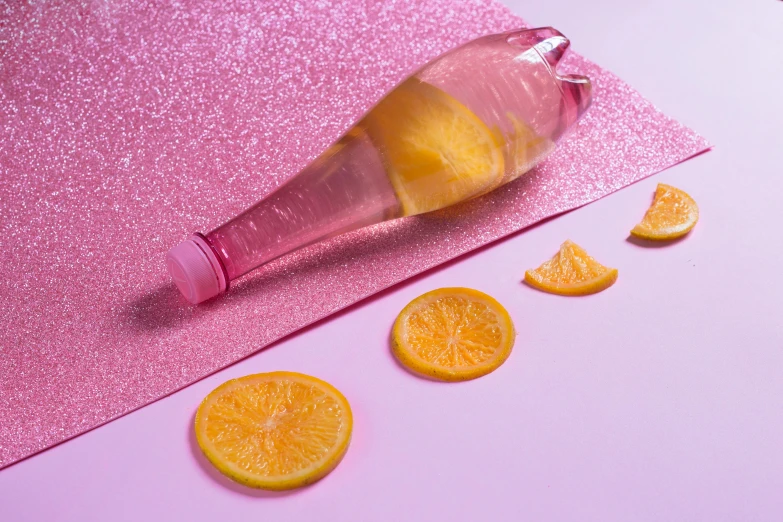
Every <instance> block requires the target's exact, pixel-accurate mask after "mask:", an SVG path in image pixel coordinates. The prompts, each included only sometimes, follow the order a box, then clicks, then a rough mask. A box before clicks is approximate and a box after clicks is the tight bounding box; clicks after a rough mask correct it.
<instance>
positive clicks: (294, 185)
mask: <svg viewBox="0 0 783 522" xmlns="http://www.w3.org/2000/svg"><path fill="white" fill-rule="evenodd" d="M568 44H569V42H568V40H567V39H566V38H565V37H563V36H562V35H561V34H560V33H558V32H557V31H555V30H554V29H551V28H543V29H534V30H525V31H514V32H510V33H504V34H499V35H491V36H486V37H483V38H479V39H477V40H474V41H472V42H469V43H468V44H465V45H463V46H462V47H459V48H457V49H455V50H453V51H450V52H448V53H446V54H444V55H442V56H441V57H439V58H438V59H436V60H434V61H433V62H430V63H429V64H428V65H426V66H425V67H423V68H422V69H420V70H419V71H418V72H416V73H415V74H414V75H413V77H412V79H409V80H408V81H407V82H408V85H417V84H418V82H423V83H425V84H428V85H429V86H432V87H435V88H436V89H439V90H440V91H443V92H445V93H447V95H448V96H450V97H452V98H454V99H456V100H457V101H458V102H459V103H461V104H462V105H464V106H465V107H467V109H469V111H470V112H472V113H473V114H474V115H475V116H477V117H478V118H479V119H480V120H481V121H483V123H484V124H486V126H487V127H488V128H490V129H494V131H495V132H498V133H499V135H500V136H501V138H502V139H501V140H499V141H498V145H497V146H498V147H500V148H501V149H502V151H501V152H502V154H503V158H504V162H503V168H504V172H503V173H502V179H501V180H500V182H499V183H493V185H492V187H491V188H495V187H496V186H499V185H501V184H503V183H506V182H508V181H511V180H513V179H515V178H517V177H519V176H520V175H522V174H524V173H525V172H527V171H528V170H530V169H531V168H532V167H533V166H534V165H535V164H536V163H538V162H539V161H540V160H541V159H543V158H544V157H545V156H546V155H547V154H548V153H549V152H551V150H552V149H553V148H554V143H555V142H556V141H557V140H558V139H559V138H560V137H561V136H562V135H563V134H564V133H565V132H566V131H567V130H568V129H569V128H570V127H571V126H572V125H573V124H574V123H575V122H576V121H577V120H578V119H579V117H580V116H581V115H582V114H583V113H584V111H585V110H586V109H587V108H588V107H589V105H590V101H591V94H592V93H591V87H590V82H589V80H588V79H587V78H585V77H582V76H560V75H558V74H557V73H556V71H555V66H556V65H557V62H558V61H559V60H560V58H561V57H562V55H563V53H564V52H565V50H566V48H567V47H568ZM411 82H413V83H411ZM436 92H438V91H436ZM389 99H392V98H389ZM372 117H373V110H371V111H370V113H368V116H366V117H365V118H364V119H362V120H361V121H359V122H358V123H357V124H356V125H355V126H354V127H353V129H351V131H350V132H349V133H347V134H346V135H345V136H343V137H342V138H341V139H340V140H339V141H338V142H337V143H336V144H335V145H334V146H332V147H330V148H329V149H328V150H327V151H326V152H324V153H323V154H322V155H321V156H320V157H319V158H317V159H316V160H315V161H314V162H313V163H311V164H310V165H309V166H307V167H306V168H305V169H304V170H302V171H301V172H300V173H299V174H297V175H296V176H294V177H293V178H291V179H290V180H289V181H288V182H286V183H285V184H284V185H283V186H281V187H280V188H278V189H277V190H276V191H274V192H273V193H271V194H269V195H268V196H267V197H265V198H264V199H262V200H261V201H259V202H258V203H257V204H255V205H254V206H252V207H251V208H249V209H247V210H246V211H245V212H243V213H242V214H240V215H239V216H237V217H235V218H233V219H231V220H230V221H228V222H227V223H225V224H223V225H221V226H219V227H218V228H216V229H214V230H212V231H211V232H209V233H208V234H205V235H201V234H196V235H195V236H193V237H192V238H191V239H189V240H187V241H185V242H183V243H181V244H180V245H178V246H176V247H174V248H173V249H172V250H171V251H170V252H169V255H168V266H169V270H170V272H171V274H172V276H173V278H174V280H175V282H176V283H177V286H178V287H179V289H180V290H181V291H182V293H183V294H184V295H185V296H186V297H187V298H188V299H189V300H190V301H191V302H193V303H198V302H201V301H204V300H206V299H209V298H210V297H213V296H215V295H217V294H219V293H220V292H223V291H225V290H226V289H227V287H228V283H229V281H231V280H234V279H236V278H238V277H240V276H242V275H244V274H246V273H248V272H250V271H251V270H254V269H256V268H258V267H260V266H262V265H264V264H266V263H268V262H269V261H272V260H273V259H275V258H277V257H280V256H282V255H285V254H287V253H289V252H291V251H293V250H296V249H299V248H302V247H304V246H307V245H309V244H312V243H315V242H317V241H322V240H324V239H327V238H330V237H333V236H336V235H338V234H342V233H344V232H347V231H350V230H355V229H357V228H361V227H365V226H368V225H372V224H375V223H380V222H382V221H386V220H389V219H394V218H398V217H402V216H404V215H410V214H411V213H412V212H411V211H410V209H407V210H406V207H405V205H403V204H401V202H400V198H399V197H398V195H397V192H396V191H395V189H394V187H393V184H392V182H391V181H390V177H389V171H388V169H389V165H388V160H389V158H388V156H389V155H388V154H387V150H385V148H384V145H383V143H379V142H378V140H377V139H376V140H375V141H374V140H373V136H371V135H370V133H369V132H368V130H367V129H368V128H369V126H368V125H367V124H366V122H367V121H370V120H369V119H370V118H372ZM403 123H404V122H403ZM520 126H521V127H522V128H524V132H520V128H521V127H520ZM531 140H534V141H535V145H531V143H533V141H531ZM476 195H479V194H478V193H471V194H465V197H464V199H468V198H470V197H474V196H476ZM437 208H438V207H437V206H435V207H432V208H425V209H418V210H417V211H416V213H418V212H422V211H430V210H436V209H437Z"/></svg>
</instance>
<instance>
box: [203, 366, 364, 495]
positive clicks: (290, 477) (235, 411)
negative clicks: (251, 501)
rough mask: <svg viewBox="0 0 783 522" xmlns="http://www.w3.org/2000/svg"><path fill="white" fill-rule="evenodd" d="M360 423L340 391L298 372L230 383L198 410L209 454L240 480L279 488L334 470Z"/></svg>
mask: <svg viewBox="0 0 783 522" xmlns="http://www.w3.org/2000/svg"><path fill="white" fill-rule="evenodd" d="M352 428H353V418H352V416H351V407H350V406H349V405H348V401H347V400H345V397H343V395H342V394H341V393H340V392H339V391H337V390H336V389H335V388H334V387H333V386H332V385H330V384H328V383H325V382H324V381H322V380H320V379H316V378H315V377H310V376H309V375H303V374H301V373H292V372H272V373H259V374H256V375H248V376H246V377H242V378H240V379H234V380H231V381H228V382H226V383H224V384H222V385H221V386H218V387H217V388H215V390H214V391H212V393H210V394H209V395H207V397H206V398H205V399H204V401H203V402H202V403H201V406H199V408H198V412H197V413H196V440H197V441H198V445H199V446H200V447H201V450H202V451H203V452H204V455H206V457H207V459H208V460H209V461H210V462H211V463H212V464H213V465H214V466H215V467H216V468H217V469H218V470H220V472H221V473H223V474H224V475H226V476H228V477H229V478H231V479H232V480H235V481H236V482H239V483H240V484H244V485H246V486H250V487H254V488H262V489H271V490H284V489H292V488H296V487H300V486H305V485H307V484H310V483H312V482H315V481H316V480H318V479H320V478H322V477H323V476H325V475H326V474H327V473H329V472H330V471H332V470H333V469H334V468H335V466H337V464H338V463H339V462H340V460H341V459H342V458H343V455H345V452H346V450H347V449H348V442H349V440H350V437H351V430H352Z"/></svg>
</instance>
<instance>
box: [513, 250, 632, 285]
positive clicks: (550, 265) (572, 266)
mask: <svg viewBox="0 0 783 522" xmlns="http://www.w3.org/2000/svg"><path fill="white" fill-rule="evenodd" d="M615 281H617V269H616V268H608V267H605V266H604V265H602V264H601V263H599V262H598V261H596V260H595V259H593V258H592V257H590V256H589V255H588V254H587V252H585V251H584V249H582V247H580V246H579V245H577V244H576V243H574V242H572V241H566V242H565V243H563V244H562V245H561V246H560V251H559V252H558V253H557V254H555V256H554V257H553V258H552V259H550V260H549V261H547V262H546V263H544V264H543V265H541V266H540V267H538V268H536V269H535V270H528V271H527V272H525V282H527V283H528V284H529V285H531V286H533V287H535V288H538V289H539V290H543V291H545V292H550V293H553V294H559V295H587V294H594V293H596V292H600V291H601V290H605V289H607V288H609V287H610V286H612V285H613V284H614V282H615Z"/></svg>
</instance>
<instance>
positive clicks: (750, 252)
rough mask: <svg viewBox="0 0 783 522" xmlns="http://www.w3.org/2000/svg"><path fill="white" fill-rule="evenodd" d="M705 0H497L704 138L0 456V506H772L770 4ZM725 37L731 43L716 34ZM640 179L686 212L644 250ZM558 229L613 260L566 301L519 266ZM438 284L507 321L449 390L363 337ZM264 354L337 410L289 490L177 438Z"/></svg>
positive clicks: (136, 512)
mask: <svg viewBox="0 0 783 522" xmlns="http://www.w3.org/2000/svg"><path fill="white" fill-rule="evenodd" d="M572 2H573V3H572ZM717 4H718V5H716V2H714V1H708V0H698V1H687V2H675V1H674V0H664V1H662V2H656V3H655V4H654V5H653V4H652V3H651V4H650V5H648V6H640V5H638V4H634V3H628V2H619V1H617V0H608V1H605V2H596V3H594V4H592V5H591V7H590V8H589V9H588V8H587V7H586V6H585V4H584V3H583V2H575V1H573V0H567V1H564V2H560V3H558V4H557V5H545V4H544V3H543V2H524V3H522V2H520V3H516V4H514V3H511V4H510V5H511V6H512V7H513V8H514V9H516V10H518V11H519V12H520V13H522V14H524V15H525V16H526V17H527V18H528V19H529V20H530V21H531V22H532V23H534V24H536V25H543V24H551V25H555V26H557V27H558V28H559V29H560V30H562V31H563V32H564V33H565V34H567V35H568V36H569V37H570V38H571V39H572V40H573V41H575V42H577V46H578V49H579V50H580V51H581V52H583V53H584V54H585V55H587V56H589V57H590V58H592V59H594V60H596V61H597V62H598V63H600V64H602V65H604V66H606V67H608V68H610V69H611V70H613V71H614V72H616V73H617V74H619V75H620V76H621V77H622V78H624V79H625V80H627V81H629V82H630V83H631V84H632V85H633V86H634V87H636V88H638V89H639V90H640V91H641V92H643V93H644V94H645V95H646V96H648V97H649V98H650V99H652V100H653V101H654V102H655V103H656V104H657V105H658V106H659V107H660V108H661V109H662V110H664V112H666V113H667V114H670V115H672V116H674V117H676V118H678V119H680V120H681V121H682V122H683V123H685V124H687V125H689V126H692V127H694V128H696V129H698V130H701V131H702V132H703V133H704V134H706V135H707V137H708V138H709V139H710V140H711V141H712V142H713V143H714V144H715V145H716V149H715V151H713V152H711V153H709V154H707V155H704V156H701V157H699V158H697V159H694V160H692V161H689V162H687V163H685V164H681V165H678V166H677V167H675V168H673V169H671V170H668V171H666V172H665V173H663V174H660V175H657V176H655V177H654V178H651V179H648V180H646V181H643V182H641V183H638V184H636V185H633V186H631V187H629V188H627V189H625V190H622V191H620V192H619V193H617V194H615V195H613V196H611V197H609V198H606V199H603V200H600V201H599V202H597V203H595V204H592V205H589V206H587V207H585V208H582V209H579V210H577V211H575V212H572V213H569V214H567V215H564V216H561V217H559V218H557V219H554V220H551V221H548V222H546V223H544V224H541V225H539V226H536V227H534V228H533V229H530V230H527V231H525V232H523V233H521V234H517V235H515V236H514V237H512V238H510V239H507V240H505V241H502V242H500V243H497V244H494V245H492V246H491V247H488V248H485V249H483V250H481V251H480V252H478V253H475V254H473V255H470V256H467V257H463V258H461V259H460V260H458V261H457V262H453V263H450V264H449V265H447V266H446V267H444V268H442V269H439V270H437V271H434V272H430V273H428V274H426V275H424V276H421V277H418V278H416V279H414V280H413V281H410V282H408V283H406V284H404V285H401V286H398V287H395V288H394V289H393V290H391V291H387V292H385V293H383V294H382V295H381V296H379V297H377V298H374V299H371V300H369V301H366V302H363V303H361V304H360V305H358V306H354V307H352V308H350V309H349V310H348V311H346V312H343V313H341V314H338V316H336V317H334V318H332V319H330V320H328V321H325V322H322V323H319V324H318V325H316V326H315V327H311V328H309V329H307V330H306V331H304V332H301V333H299V334H297V335H294V336H292V337H290V338H288V339H286V340H284V341H282V342H280V343H277V344H276V345H274V346H273V347H271V348H270V349H268V350H265V351H263V352H262V353H260V354H257V355H255V356H253V357H250V358H248V359H245V360H243V361H242V362H240V363H238V364H236V365H234V366H232V367H230V368H228V369H226V370H224V371H222V372H220V373H218V374H216V375H213V376H212V377H210V378H208V379H205V380H204V381H201V382H199V383H196V384H194V385H193V386H190V387H188V388H186V389H184V390H182V391H180V392H178V393H176V394H174V395H173V396H171V397H169V398H166V399H164V400H162V401H159V402H157V403H155V404H153V405H150V406H148V407H146V408H143V409H142V410H139V411H137V412H135V413H133V414H131V415H129V416H127V417H123V418H121V419H119V420H117V421H115V422H113V423H110V424H108V425H106V426H104V427H102V428H100V429H98V430H95V431H92V432H90V433H87V434H86V435H84V436H82V437H79V438H77V439H74V440H72V441H70V442H67V443H66V444H63V445H61V446H58V447H56V448H54V449H52V450H49V451H47V452H45V453H43V454H40V455H38V456H35V457H33V458H31V459H28V460H26V461H23V462H21V463H19V464H17V465H15V466H12V467H10V468H7V469H5V470H3V471H0V506H2V519H3V520H12V521H16V520H45V519H52V520H140V519H149V520H158V519H160V520H178V519H190V520H215V519H216V518H218V517H221V518H226V519H232V518H237V519H238V518H240V517H244V518H248V517H253V518H258V517H264V518H274V519H283V520H313V519H319V520H440V519H448V520H484V519H487V520H525V519H530V520H601V521H628V520H634V521H646V520H650V521H661V520H711V521H723V520H725V521H730V520H731V521H735V520H743V521H745V520H753V521H766V520H769V521H778V520H780V519H781V518H783V500H781V499H780V495H779V492H780V491H781V490H782V489H783V472H782V471H781V470H783V450H782V449H781V443H780V442H781V440H783V421H782V420H781V415H783V380H781V379H780V375H781V370H782V369H783V348H781V347H783V326H782V325H781V311H783V310H782V308H783V306H782V305H781V298H780V296H781V295H782V294H781V292H782V291H783V284H782V283H783V282H782V281H781V272H780V270H779V259H780V256H781V255H783V251H781V247H780V243H779V241H778V240H777V237H776V236H777V235H778V234H774V235H772V237H770V234H769V233H768V230H769V228H770V227H771V226H774V225H772V224H774V223H777V222H778V221H779V219H780V206H779V204H778V202H777V201H776V200H775V199H773V197H776V196H777V195H779V194H780V193H781V189H782V188H783V186H782V185H783V182H781V178H780V172H781V165H783V148H781V146H780V132H779V128H780V121H781V117H783V99H781V98H780V96H779V94H778V91H779V86H780V85H781V84H783V70H781V67H780V64H779V60H778V61H776V57H779V56H780V55H781V54H782V53H783V34H781V31H780V30H779V29H780V27H781V24H783V9H781V7H783V6H781V4H780V2H773V1H767V2H757V3H755V4H748V3H742V4H740V3H739V2H737V3H736V4H733V3H730V2H719V3H717ZM569 6H573V9H571V10H569V9H567V7H569ZM671 12H676V13H677V17H676V19H674V18H673V17H672V16H671V15H670V14H666V13H671ZM666 34H669V35H680V38H678V39H676V40H674V39H671V40H664V39H663V35H666ZM738 35H742V45H731V46H729V45H726V44H727V41H728V38H729V37H730V36H731V37H732V38H736V37H737V36H738ZM664 71H666V72H665V73H664ZM729 71H731V74H729ZM663 74H666V75H667V77H666V79H665V80H661V76H662V75H663ZM754 78H759V80H758V81H754V80H752V79H754ZM658 181H665V182H668V183H671V184H674V185H676V186H679V187H682V188H683V189H685V190H687V191H689V192H690V193H691V194H692V195H693V196H694V197H695V198H696V199H697V201H698V202H699V204H700V208H701V213H702V220H701V222H700V224H699V225H698V226H697V228H696V230H695V231H694V233H693V234H692V235H691V236H690V237H688V238H687V239H685V240H684V241H681V242H679V243H677V244H674V245H671V246H667V247H664V248H654V249H645V248H641V247H638V246H636V245H634V244H632V243H629V242H627V241H625V237H626V235H627V230H628V229H629V228H630V226H632V224H633V223H635V222H636V221H637V220H638V218H639V217H640V216H641V214H642V213H643V209H644V208H645V206H646V205H647V204H648V203H649V200H650V197H651V195H652V192H653V189H654V186H655V183H657V182H658ZM566 238H571V239H573V240H574V241H576V242H578V243H580V244H582V245H583V246H584V247H585V248H587V249H588V251H590V252H591V253H593V254H594V255H595V256H596V257H597V258H598V259H599V260H601V261H604V262H606V263H607V264H612V265H613V266H616V267H618V268H619V269H620V279H619V281H618V283H617V284H616V285H615V286H614V287H613V288H612V289H610V290H609V291H607V292H604V293H602V294H598V295H596V296H592V297H588V298H581V299H567V298H560V297H556V296H549V295H544V294H541V293H537V292H535V291H534V290H532V289H529V288H527V287H525V286H522V285H520V284H519V280H520V279H521V277H522V275H523V272H524V269H525V268H527V267H530V266H535V265H537V264H538V263H539V262H540V261H542V260H543V259H545V258H546V257H548V256H549V255H550V254H551V253H552V252H554V250H555V249H556V248H557V245H558V244H559V243H560V242H561V241H562V240H564V239H566ZM447 285H462V286H472V287H475V288H478V289H481V290H483V291H486V292H488V293H490V294H492V295H493V296H495V297H496V298H498V299H499V300H500V301H501V302H502V303H504V304H505V305H506V306H507V308H508V309H509V311H510V312H511V314H512V316H513V318H514V320H515V323H516V325H517V328H518V330H519V332H520V336H519V338H518V340H517V344H516V346H515V349H514V352H513V354H512V355H511V357H510V358H509V360H508V361H507V363H506V364H504V365H503V366H502V367H501V368H500V369H499V370H498V371H496V372H495V373H493V374H491V375H489V376H487V377H485V378H483V379H479V380H476V381H473V382H469V383H464V384H459V385H443V384H438V383H431V382H428V381H423V380H420V379H417V378H415V377H413V376H411V375H410V374H408V373H406V372H405V371H404V370H402V369H401V368H400V367H399V366H397V365H396V364H395V363H394V360H393V358H392V356H391V355H390V353H389V351H388V343H387V336H388V331H389V328H390V326H391V323H392V321H393V318H394V316H395V315H396V313H397V312H398V311H399V310H400V308H402V306H403V305H404V304H405V303H407V302H408V301H409V300H410V299H411V298H413V297H415V296H416V295H419V294H420V293H422V292H424V291H426V290H429V289H432V288H436V287H439V286H447ZM276 369H286V370H295V371H301V372H306V373H312V374H314V375H317V376H319V377H321V378H323V379H326V380H327V381H329V382H331V383H332V384H334V385H335V386H337V387H338V388H339V389H340V390H341V391H343V393H345V395H346V396H347V397H348V399H349V400H350V401H351V404H352V406H353V409H354V414H355V420H356V426H355V433H354V439H353V443H352V446H351V448H350V450H349V452H348V454H347V456H346V458H345V460H344V461H343V463H342V464H341V465H340V467H338V468H337V470H336V471H335V472H334V473H332V474H331V475H330V476H329V477H327V478H326V479H325V480H323V481H322V482H320V483H318V484H316V485H314V486H312V487H310V488H307V489H304V490H300V491H297V492H293V493H289V494H267V493H256V492H253V491H248V490H246V489H244V488H241V487H239V486H234V485H233V484H231V483H230V482H229V481H227V480H225V479H223V478H222V477H221V476H219V475H218V474H216V473H215V472H214V471H213V470H212V469H211V468H210V467H209V466H208V465H207V464H206V463H205V461H204V460H203V458H201V457H200V456H199V455H198V452H197V450H195V448H194V447H193V441H192V436H191V422H192V416H193V413H194V411H195V408H196V406H197V404H198V402H199V400H200V399H201V398H202V397H203V396H204V395H205V394H206V393H208V392H209V391H210V390H211V389H212V388H214V387H215V386H216V385H217V384H219V383H220V382H223V381H224V380H226V379H229V378H231V377H235V376H239V375H245V374H248V373H252V372H258V371H268V370H276Z"/></svg>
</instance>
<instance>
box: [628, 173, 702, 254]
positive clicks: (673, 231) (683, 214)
mask: <svg viewBox="0 0 783 522" xmlns="http://www.w3.org/2000/svg"><path fill="white" fill-rule="evenodd" d="M697 221H699V207H698V206H697V205H696V202H695V201H694V200H693V198H692V197H690V196H689V195H688V194H686V193H685V192H684V191H682V190H680V189H678V188H675V187H672V186H671V185H665V184H663V183H659V184H658V189H657V190H656V191H655V198H654V199H653V202H652V205H650V208H649V209H647V213H646V214H645V215H644V218H642V222H641V223H639V224H638V225H636V226H635V227H634V228H633V230H631V235H633V236H636V237H640V238H643V239H651V240H656V241H663V240H667V239H676V238H678V237H682V236H684V235H685V234H687V233H688V232H690V231H691V229H693V227H694V226H696V222H697Z"/></svg>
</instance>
